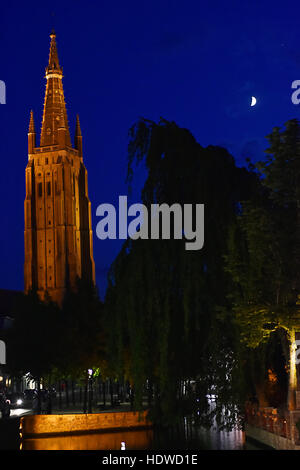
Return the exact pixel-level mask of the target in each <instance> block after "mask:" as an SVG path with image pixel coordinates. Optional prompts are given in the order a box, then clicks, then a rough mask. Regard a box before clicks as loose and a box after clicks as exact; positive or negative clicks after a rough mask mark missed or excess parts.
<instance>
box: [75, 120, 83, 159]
mask: <svg viewBox="0 0 300 470" xmlns="http://www.w3.org/2000/svg"><path fill="white" fill-rule="evenodd" d="M74 140H75V148H76V149H77V150H78V154H79V156H80V157H82V135H81V128H80V121H79V116H78V114H77V115H76V128H75V138H74Z"/></svg>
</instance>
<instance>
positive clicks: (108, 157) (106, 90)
mask: <svg viewBox="0 0 300 470" xmlns="http://www.w3.org/2000/svg"><path fill="white" fill-rule="evenodd" d="M0 9H1V12H0V54H1V56H0V58H1V61H0V80H4V81H5V83H6V87H7V104H6V105H0V129H1V131H0V132H1V139H0V155H1V176H0V178H1V181H0V184H1V199H0V210H1V238H0V260H1V264H0V288H6V289H23V260H24V254H23V251H24V242H23V230H24V215H23V201H24V196H25V179H24V171H25V166H26V163H27V131H28V123H29V113H30V110H31V109H33V111H34V115H35V121H36V127H37V129H38V130H40V126H41V119H42V109H43V101H44V92H45V78H44V72H45V67H46V65H47V62H48V54H49V43H50V39H49V34H50V32H51V29H52V28H53V27H54V28H55V31H56V34H57V45H58V53H59V59H60V63H61V65H62V66H63V69H64V82H63V83H64V91H65V97H66V102H67V110H68V117H69V125H70V129H71V133H72V135H73V134H74V127H75V116H76V113H79V116H80V122H81V128H82V133H83V139H84V140H83V145H84V162H85V164H86V166H87V169H88V172H89V196H90V199H91V202H92V217H93V229H94V233H95V227H96V223H97V219H96V215H95V213H96V207H97V206H98V205H99V204H101V203H103V202H109V203H116V201H117V200H118V196H119V195H123V194H126V193H127V187H126V184H125V177H126V166H127V161H126V158H127V143H128V130H129V128H130V127H131V126H132V125H133V124H134V123H135V122H136V121H137V119H138V118H139V117H141V116H142V117H146V118H149V119H153V120H158V119H159V118H160V117H161V116H162V117H164V118H165V119H167V120H173V121H175V122H176V123H177V124H178V125H179V126H181V127H185V128H187V129H189V130H190V131H191V132H192V133H193V135H194V136H195V138H196V139H197V140H198V142H199V143H201V144H202V145H203V146H206V145H209V144H214V145H222V146H225V147H226V148H227V149H228V150H229V151H230V152H231V153H232V155H233V156H234V157H235V158H236V161H237V162H238V164H243V163H244V162H245V158H246V157H251V158H252V159H253V160H257V159H260V158H261V157H262V156H263V151H264V149H265V148H266V146H267V141H266V139H265V136H266V135H267V134H269V133H270V132H271V130H272V128H273V127H274V126H282V125H283V124H284V123H285V122H286V121H287V120H288V119H291V118H297V117H299V113H300V105H299V106H295V105H293V104H292V101H291V94H292V90H291V83H292V81H294V80H296V79H300V21H299V13H300V6H299V2H298V6H297V2H277V1H273V2H270V1H258V2H256V1H249V0H248V1H246V0H245V1H243V2H241V1H230V0H228V1H226V2H225V1H222V2H218V1H213V2H206V1H205V2H204V1H201V0H194V1H188V0H185V1H179V0H177V1H165V0H160V1H157V0H152V1H147V2H146V1H144V0H139V1H130V0H129V1H126V2H124V1H119V0H118V1H115V2H103V1H85V2H83V1H82V0H72V1H63V0H62V1H54V0H52V1H51V2H41V1H39V2H33V1H30V0H28V1H27V2H21V1H19V2H2V4H1V7H0ZM252 95H254V96H256V97H257V105H256V106H254V107H250V101H251V96H252ZM139 175H140V176H139V177H138V178H137V179H136V180H134V181H136V190H135V194H134V195H133V198H132V199H133V200H137V199H138V192H139V189H140V187H141V184H142V175H143V173H142V172H141V173H140V174H139ZM199 202H201V201H199ZM120 246H121V241H118V240H117V241H105V242H104V241H100V240H98V239H97V238H96V237H95V236H94V257H95V263H96V276H97V283H98V286H99V288H100V293H101V294H103V291H104V288H105V277H106V272H107V270H108V268H109V266H110V264H111V262H112V261H113V259H114V257H115V256H116V254H117V253H118V251H119V249H120Z"/></svg>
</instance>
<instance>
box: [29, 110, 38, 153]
mask: <svg viewBox="0 0 300 470" xmlns="http://www.w3.org/2000/svg"><path fill="white" fill-rule="evenodd" d="M35 137H36V134H35V125H34V119H33V111H32V110H31V111H30V121H29V129H28V153H29V154H32V153H33V152H34V148H35V144H36V142H35Z"/></svg>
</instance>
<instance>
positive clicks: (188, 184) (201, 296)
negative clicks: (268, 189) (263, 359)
mask: <svg viewBox="0 0 300 470" xmlns="http://www.w3.org/2000/svg"><path fill="white" fill-rule="evenodd" d="M130 137H131V139H130V143H129V166H128V178H129V183H131V180H132V177H133V165H134V163H135V162H137V163H138V162H140V161H142V160H144V161H145V163H146V167H147V171H148V174H147V179H146V182H145V185H144V188H143V191H142V202H143V203H144V204H145V205H146V206H147V207H150V204H152V203H158V204H162V203H167V204H169V205H172V204H173V203H179V204H181V205H182V207H183V204H187V203H190V204H200V203H203V204H204V205H205V243H204V247H203V249H201V250H199V251H186V250H185V240H184V239H183V240H143V239H137V240H134V241H133V240H129V241H127V242H126V243H125V244H124V246H123V249H122V251H121V252H120V254H119V256H118V257H117V259H116V260H115V262H114V263H113V266H112V268H111V272H110V277H109V280H110V285H109V288H108V292H107V297H106V303H105V311H106V321H107V331H109V332H110V347H109V357H110V358H111V360H112V364H113V366H114V368H115V373H116V374H117V375H119V376H122V375H125V376H126V377H127V378H128V379H129V380H130V382H131V383H132V385H133V386H134V390H135V403H136V406H141V403H142V393H143V390H144V387H145V385H146V384H147V387H148V389H149V388H150V389H151V390H153V391H154V403H153V412H154V415H155V417H156V419H158V418H159V419H160V420H162V421H166V422H169V421H170V420H171V419H172V418H174V417H178V416H180V411H182V412H185V413H186V412H187V410H189V411H198V412H199V413H198V414H196V416H201V418H202V422H204V421H206V420H207V418H208V414H209V410H208V402H207V395H208V394H209V393H214V394H215V395H216V396H217V397H218V400H217V404H216V408H215V410H214V412H215V414H216V416H217V419H218V420H219V422H220V425H221V424H230V421H231V419H234V417H236V413H235V411H236V407H237V406H239V404H240V403H241V402H242V401H243V394H242V393H241V392H242V390H243V387H242V383H241V380H242V376H241V374H240V370H239V367H240V364H239V363H238V361H237V360H236V358H237V356H238V349H239V344H238V341H237V335H236V331H235V325H234V323H233V321H232V320H233V318H232V314H231V309H230V305H231V302H230V301H229V300H228V291H229V289H230V284H231V279H230V276H228V274H227V273H226V272H225V270H224V256H225V254H226V252H227V240H228V234H229V229H230V227H231V226H232V224H233V223H234V221H235V219H236V214H237V213H238V211H239V203H240V201H242V200H245V199H247V198H248V197H249V194H250V193H251V191H252V186H253V184H254V180H255V177H254V176H253V175H252V173H251V172H248V171H247V170H246V169H242V168H238V167H237V166H236V165H235V162H234V159H233V157H232V156H231V155H229V154H228V152H227V151H226V150H225V149H224V148H221V147H214V146H209V147H207V148H203V147H202V146H201V145H200V144H198V143H197V142H196V140H195V139H194V137H193V136H192V135H191V133H190V132H189V131H187V130H185V129H181V128H179V127H178V126H177V125H176V124H175V123H173V122H168V121H164V120H161V121H160V122H159V123H158V124H157V123H154V122H152V121H147V120H140V121H139V122H138V123H137V125H136V126H134V127H133V128H132V129H131V132H130ZM149 223H150V221H149ZM184 389H185V391H186V390H188V391H189V393H188V394H187V393H185V394H183V390H184ZM187 397H188V400H186V398H187ZM224 407H225V408H224ZM224 409H225V413H224ZM210 411H211V410H210Z"/></svg>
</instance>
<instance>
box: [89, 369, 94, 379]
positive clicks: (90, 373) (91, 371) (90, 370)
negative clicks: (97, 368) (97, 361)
mask: <svg viewBox="0 0 300 470" xmlns="http://www.w3.org/2000/svg"><path fill="white" fill-rule="evenodd" d="M88 374H89V376H90V377H91V375H93V369H88Z"/></svg>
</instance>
